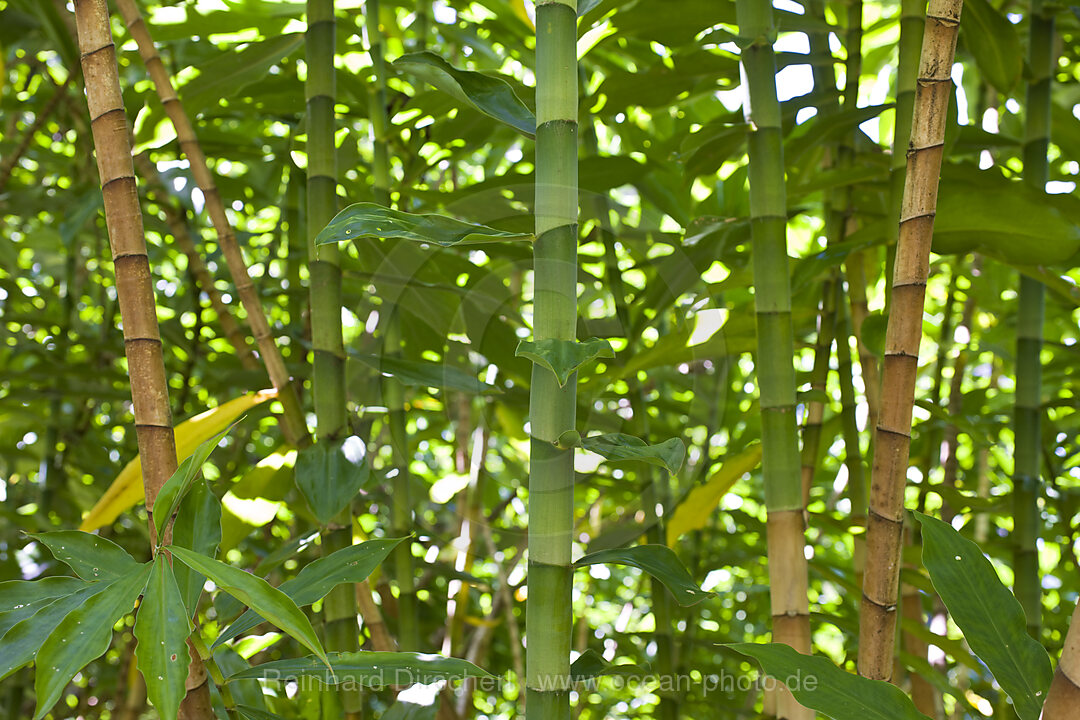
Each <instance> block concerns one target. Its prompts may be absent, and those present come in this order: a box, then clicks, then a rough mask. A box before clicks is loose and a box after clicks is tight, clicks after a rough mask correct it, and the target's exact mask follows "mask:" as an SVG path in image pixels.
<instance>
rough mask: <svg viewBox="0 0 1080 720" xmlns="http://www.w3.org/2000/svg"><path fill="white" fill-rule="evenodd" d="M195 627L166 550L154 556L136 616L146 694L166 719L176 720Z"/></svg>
mask: <svg viewBox="0 0 1080 720" xmlns="http://www.w3.org/2000/svg"><path fill="white" fill-rule="evenodd" d="M191 629H192V626H191V622H190V620H189V619H188V611H187V607H186V606H185V605H184V598H183V596H182V595H181V594H180V587H179V586H178V585H177V584H176V578H175V577H173V569H172V566H171V565H169V561H168V560H167V559H166V558H165V555H164V553H158V556H157V558H155V559H154V569H153V570H152V571H151V572H150V581H149V582H148V583H147V585H146V591H145V593H144V594H143V599H142V602H141V603H140V604H139V613H138V615H137V616H136V618H135V638H136V639H137V640H138V644H137V645H136V646H135V659H136V661H137V663H138V666H139V672H141V673H142V676H143V679H144V680H145V681H146V695H147V697H149V698H150V702H151V703H153V705H154V708H155V709H157V711H158V715H160V716H161V718H163V720H175V718H176V714H177V711H178V710H179V709H180V701H181V700H182V699H183V698H184V692H185V691H184V680H185V679H186V678H187V671H188V664H189V662H190V661H191V658H190V656H189V655H188V649H187V643H186V642H185V641H186V640H187V636H188V634H189V633H190V632H191Z"/></svg>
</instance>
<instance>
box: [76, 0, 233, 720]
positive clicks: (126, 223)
mask: <svg viewBox="0 0 1080 720" xmlns="http://www.w3.org/2000/svg"><path fill="white" fill-rule="evenodd" d="M75 24H76V34H77V36H78V42H79V53H80V57H81V64H82V71H83V78H84V81H85V83H86V102H87V106H88V109H89V112H90V129H91V132H92V134H93V137H94V146H95V149H96V151H97V165H98V174H99V176H100V178H101V193H102V195H103V197H104V201H105V223H106V225H107V226H108V231H109V245H110V248H111V250H112V260H113V267H114V269H115V273H116V296H117V301H118V303H119V305H120V316H121V319H122V322H123V328H124V329H123V332H124V354H125V356H126V358H127V364H128V376H129V378H130V380H131V401H132V405H133V406H134V414H135V432H136V438H137V441H138V446H139V456H140V458H141V459H142V472H143V489H144V491H145V493H146V514H147V521H148V526H149V531H150V541H151V543H154V544H157V541H158V538H157V532H156V530H155V525H154V510H153V508H154V501H155V500H156V499H157V496H158V492H159V491H160V490H161V486H162V485H164V484H165V481H166V480H168V479H169V477H170V476H171V475H172V474H173V472H174V471H175V470H176V466H177V459H176V442H175V439H174V437H173V429H172V414H171V412H170V410H169V385H168V381H167V380H166V377H165V361H164V358H163V355H162V346H161V335H160V334H159V331H158V324H157V306H156V304H155V300H154V286H153V281H152V278H151V275H150V259H149V257H148V256H147V253H146V241H145V238H144V235H143V222H142V211H141V209H140V208H139V192H138V188H137V186H136V182H135V168H134V166H133V165H132V161H131V143H130V140H129V137H130V135H129V133H130V128H129V127H128V121H127V115H125V114H124V100H123V95H122V93H121V90H120V75H119V71H118V69H117V64H116V47H115V45H114V44H113V38H112V29H111V28H110V26H109V8H108V5H107V4H106V3H105V0H76V2H75ZM161 541H162V542H167V541H168V537H165V538H161ZM195 655H196V658H193V660H192V663H191V665H190V666H189V669H188V691H187V695H186V696H185V697H184V700H183V701H182V702H181V705H180V714H181V716H182V717H185V718H189V719H190V720H195V719H196V718H199V719H200V720H202V719H203V718H209V717H213V715H212V714H209V715H207V714H206V713H205V712H204V710H205V709H209V707H210V690H209V687H208V685H207V680H206V674H205V670H203V666H202V663H201V662H200V661H198V659H197V654H195ZM200 680H201V682H200Z"/></svg>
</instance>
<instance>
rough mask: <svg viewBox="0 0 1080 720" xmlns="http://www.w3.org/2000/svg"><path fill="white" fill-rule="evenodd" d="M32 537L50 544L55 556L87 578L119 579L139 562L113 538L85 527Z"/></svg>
mask: <svg viewBox="0 0 1080 720" xmlns="http://www.w3.org/2000/svg"><path fill="white" fill-rule="evenodd" d="M30 537H32V538H34V539H35V540H37V541H39V542H41V543H42V544H44V545H45V546H47V547H48V548H49V551H50V552H52V554H53V557H55V558H56V559H57V560H59V561H61V562H64V563H67V565H68V567H70V568H71V569H72V570H74V571H75V574H76V575H78V576H79V577H81V578H82V579H83V580H91V581H92V580H115V579H116V578H118V577H122V576H124V575H127V574H129V573H130V572H131V571H132V570H134V569H135V568H136V567H138V565H139V563H137V562H135V558H133V557H131V555H129V554H128V553H127V551H126V550H124V549H123V548H122V547H120V546H119V545H117V544H116V543H114V542H113V541H112V540H106V539H105V538H103V537H99V536H97V535H92V534H90V533H86V532H82V531H81V530H58V531H56V532H47V533H41V534H39V535H31V536H30Z"/></svg>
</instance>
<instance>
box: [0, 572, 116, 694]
mask: <svg viewBox="0 0 1080 720" xmlns="http://www.w3.org/2000/svg"><path fill="white" fill-rule="evenodd" d="M107 587H108V583H104V582H96V583H83V586H82V587H81V588H79V589H78V590H76V591H75V592H73V593H72V594H70V595H64V596H63V597H59V598H52V600H51V602H50V601H49V600H45V601H44V602H45V603H46V604H45V605H42V606H41V607H40V608H39V609H38V610H37V611H36V612H35V613H34V614H33V615H31V616H29V617H27V618H25V619H23V620H20V621H19V622H17V623H15V624H14V625H12V626H11V628H10V629H8V631H7V632H6V633H4V636H3V638H0V680H3V679H4V678H6V677H7V676H9V675H11V673H13V672H15V671H16V670H18V669H19V668H21V667H22V666H23V665H26V664H27V663H29V662H30V661H31V660H33V659H34V654H35V653H37V651H38V648H40V647H41V644H42V643H43V642H44V641H45V638H47V637H49V633H51V632H52V631H53V629H54V628H55V627H56V626H57V625H58V624H59V623H60V621H61V620H63V619H64V618H65V617H67V614H68V613H70V612H71V611H72V610H75V609H76V608H78V607H82V605H83V604H84V603H85V602H86V601H87V600H88V599H89V598H90V597H92V596H93V595H95V594H97V593H99V592H101V591H102V590H104V589H105V588H107Z"/></svg>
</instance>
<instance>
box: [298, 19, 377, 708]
mask: <svg viewBox="0 0 1080 720" xmlns="http://www.w3.org/2000/svg"><path fill="white" fill-rule="evenodd" d="M335 29H336V22H335V18H334V0H307V31H306V32H305V35H304V52H305V56H304V57H305V61H306V62H307V79H306V81H305V83H304V95H305V101H306V117H305V120H306V123H307V156H308V164H307V221H308V222H307V230H308V275H309V277H310V283H311V284H310V291H309V292H310V300H311V347H312V373H311V385H312V397H313V398H314V405H315V418H316V437H317V439H318V442H319V443H320V444H323V445H328V446H333V445H335V444H336V443H339V442H341V441H342V440H343V439H344V436H345V435H346V432H347V430H348V426H349V425H348V420H347V417H346V398H347V393H346V390H345V346H344V343H343V340H342V329H341V264H340V250H339V249H338V246H337V245H336V244H330V245H323V246H317V245H316V244H315V236H316V235H317V234H318V232H319V231H320V230H321V229H322V228H323V227H325V226H326V224H327V223H329V222H330V220H332V219H333V217H334V215H336V214H337V209H338V208H337V205H338V203H337V151H336V147H335V143H334V102H335V98H336V92H337V87H336V84H337V76H336V72H335V70H334V55H335ZM352 528H353V514H352V505H351V503H350V504H349V505H348V506H346V508H345V509H344V510H342V511H341V513H340V514H339V515H338V517H336V518H334V520H333V521H332V522H331V524H330V525H329V526H328V527H325V528H323V529H322V543H321V552H322V555H323V557H326V556H328V555H330V554H332V553H334V552H336V551H337V550H341V549H343V548H346V547H349V546H350V545H352V543H353V531H352ZM323 624H324V634H325V638H326V648H327V650H331V651H334V652H355V651H357V650H359V649H360V643H359V637H358V629H357V624H356V589H355V588H353V587H351V586H350V585H349V584H347V583H346V584H342V585H338V586H337V587H335V588H334V589H332V590H331V591H330V592H329V593H328V594H327V596H326V600H325V601H324V603H323ZM323 700H324V702H325V703H327V704H330V705H332V704H333V703H334V702H335V700H336V701H337V702H339V703H340V708H341V710H340V712H341V713H342V716H343V717H344V718H346V720H359V719H360V718H361V717H363V710H364V698H363V694H362V693H361V691H360V688H359V687H356V686H347V685H342V686H340V687H339V688H337V689H336V690H334V689H329V688H328V689H326V690H325V691H324V693H323Z"/></svg>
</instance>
